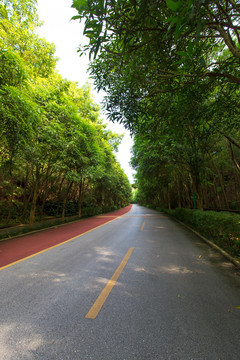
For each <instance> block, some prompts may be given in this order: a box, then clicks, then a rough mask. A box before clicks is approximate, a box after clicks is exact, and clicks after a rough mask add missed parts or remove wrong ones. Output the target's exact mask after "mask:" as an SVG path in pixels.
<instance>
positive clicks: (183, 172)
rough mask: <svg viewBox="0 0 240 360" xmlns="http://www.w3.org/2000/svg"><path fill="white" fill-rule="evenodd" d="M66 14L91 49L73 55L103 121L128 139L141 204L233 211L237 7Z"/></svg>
mask: <svg viewBox="0 0 240 360" xmlns="http://www.w3.org/2000/svg"><path fill="white" fill-rule="evenodd" d="M72 6H73V7H74V8H75V9H76V10H77V12H78V14H76V16H75V17H74V19H80V20H81V21H84V22H85V28H84V34H85V36H87V37H88V38H89V44H88V45H87V46H85V47H83V48H80V49H79V51H80V52H82V51H88V52H89V55H90V58H91V59H92V62H91V66H90V72H91V75H92V77H93V78H94V81H95V85H96V86H97V87H98V89H102V90H104V91H105V92H106V96H105V108H106V111H107V114H108V116H109V118H110V119H111V120H112V121H118V122H120V123H123V124H124V125H125V127H127V128H128V129H129V130H130V131H131V132H132V134H133V135H134V139H135V144H134V148H133V160H132V164H133V166H134V167H135V168H136V169H137V183H138V189H139V196H140V199H141V201H142V202H146V203H155V205H156V206H169V207H170V206H187V207H193V199H194V196H195V197H196V198H197V206H198V207H200V208H201V207H203V206H205V207H209V204H210V206H212V207H229V206H230V205H231V207H233V206H234V205H233V203H234V202H236V201H238V193H239V190H238V189H239V169H240V167H239V149H240V143H239V108H240V102H239V85H240V67H239V61H240V23H239V18H240V16H239V15H240V2H239V1H238V0H237V1H236V0H234V1H228V0H223V1H217V2H216V1H211V0H208V1H201V0H178V1H175V0H166V1H164V0H157V1H147V0H127V1H124V2H123V1H118V0H106V1H94V0H73V4H72ZM223 159H224V160H223ZM228 159H229V161H228ZM223 161H224V162H223ZM213 168H214V170H213ZM233 182H234V188H235V189H236V191H235V193H234V191H232V190H231V187H233ZM208 194H209V195H208ZM149 196H150V198H149Z"/></svg>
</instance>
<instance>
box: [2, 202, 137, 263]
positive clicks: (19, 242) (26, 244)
mask: <svg viewBox="0 0 240 360" xmlns="http://www.w3.org/2000/svg"><path fill="white" fill-rule="evenodd" d="M131 207H132V205H129V206H126V207H125V208H123V209H120V210H116V211H113V212H111V213H108V214H105V215H99V216H94V217H90V218H87V219H83V220H79V221H75V222H74V223H71V224H64V225H60V226H59V225H57V226H55V227H53V228H51V229H45V230H42V231H37V232H34V233H31V234H26V235H24V236H20V237H17V238H13V239H9V240H4V241H1V242H0V269H1V268H2V267H4V266H6V265H8V264H11V263H13V262H15V261H18V260H21V259H23V258H25V257H29V256H31V255H33V254H36V253H38V252H41V251H44V250H45V249H47V248H50V247H53V246H56V245H58V244H61V243H63V242H65V241H69V239H72V238H74V237H76V236H79V235H82V234H84V233H86V232H88V231H91V230H92V229H94V228H97V227H98V226H102V225H103V224H106V223H108V222H110V221H112V220H115V219H117V218H118V217H119V216H122V215H123V214H126V213H127V212H128V211H129V210H130V209H131Z"/></svg>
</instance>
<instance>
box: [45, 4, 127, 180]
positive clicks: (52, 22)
mask: <svg viewBox="0 0 240 360" xmlns="http://www.w3.org/2000/svg"><path fill="white" fill-rule="evenodd" d="M71 4H72V0H38V14H39V18H40V20H41V21H43V22H44V24H43V26H42V27H41V28H40V29H39V31H38V33H39V35H40V36H41V37H44V38H46V39H47V40H48V41H49V42H50V43H54V44H55V46H56V56H57V57H58V58H59V60H58V64H57V70H58V71H59V73H60V74H61V75H62V77H63V78H64V79H68V80H71V81H77V82H78V84H79V85H80V86H82V85H84V84H85V83H86V82H89V83H92V81H91V80H90V79H89V78H88V74H87V68H88V61H89V59H88V56H87V55H83V56H82V57H80V56H79V54H78V53H77V49H78V47H79V45H80V44H81V45H84V44H87V40H86V39H85V38H84V37H83V35H82V29H83V25H82V24H80V23H79V21H78V20H71V18H72V16H74V15H77V12H76V10H75V9H72V8H71ZM92 95H93V98H94V101H95V102H96V103H98V104H99V105H101V101H102V99H103V96H104V93H103V92H100V93H97V91H96V90H95V89H94V86H93V85H92ZM101 118H102V119H104V122H106V123H108V129H110V130H111V131H113V132H116V133H118V134H123V133H124V139H123V140H122V143H121V145H120V146H119V150H118V153H117V154H116V156H117V159H118V161H119V163H120V164H121V167H122V169H123V170H124V172H125V174H126V175H127V176H128V178H129V180H130V182H131V183H133V182H134V180H133V174H134V171H133V170H132V169H131V167H130V165H129V161H130V158H131V147H132V145H133V141H132V139H131V137H130V134H129V132H128V131H126V130H125V129H124V127H123V126H122V125H120V124H113V123H109V122H108V121H107V120H106V118H105V116H104V114H103V112H102V114H101Z"/></svg>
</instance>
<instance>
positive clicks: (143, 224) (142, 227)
mask: <svg viewBox="0 0 240 360" xmlns="http://www.w3.org/2000/svg"><path fill="white" fill-rule="evenodd" d="M144 226H145V221H144V222H143V223H142V226H141V231H142V230H143V229H144Z"/></svg>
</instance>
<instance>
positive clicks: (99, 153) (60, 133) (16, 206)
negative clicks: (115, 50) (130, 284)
mask: <svg viewBox="0 0 240 360" xmlns="http://www.w3.org/2000/svg"><path fill="white" fill-rule="evenodd" d="M36 6H37V1H36V0H20V1H15V0H10V1H7V0H2V1H0V223H1V227H2V228H3V227H6V226H10V225H14V224H19V223H26V222H28V223H29V225H30V227H33V224H34V222H35V221H36V220H40V219H43V218H46V216H48V217H60V218H61V219H62V220H64V219H65V217H66V216H73V215H77V216H78V217H81V216H82V215H83V216H87V215H88V216H89V215H96V214H99V213H102V212H107V211H109V210H115V209H117V208H120V207H123V206H125V205H127V204H129V202H130V201H131V186H130V184H129V181H128V179H127V176H126V175H125V174H124V172H123V170H122V169H121V167H120V165H119V163H118V162H117V160H116V157H115V154H114V152H115V151H117V148H118V145H119V143H120V142H121V138H122V137H121V136H119V135H117V134H114V133H112V132H110V131H108V130H107V129H106V125H104V124H103V123H102V120H101V119H100V115H99V108H98V106H97V105H96V104H95V103H94V102H93V100H92V98H91V94H90V88H89V86H88V85H86V86H84V87H83V88H80V87H79V86H78V85H77V83H75V82H70V81H68V80H65V79H63V78H62V77H61V75H60V74H58V73H57V71H56V67H55V66H56V62H57V59H56V57H55V55H54V53H55V48H54V45H53V44H49V43H48V42H47V41H46V40H45V39H42V38H40V37H39V36H38V35H37V28H38V27H39V26H40V23H39V19H38V15H37V10H36Z"/></svg>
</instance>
